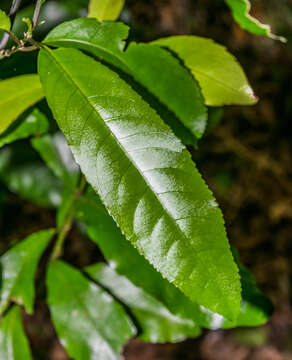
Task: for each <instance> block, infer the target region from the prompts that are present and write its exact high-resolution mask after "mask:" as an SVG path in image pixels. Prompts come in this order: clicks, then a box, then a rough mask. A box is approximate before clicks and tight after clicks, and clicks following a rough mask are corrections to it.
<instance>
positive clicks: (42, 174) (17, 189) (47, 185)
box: [0, 142, 63, 207]
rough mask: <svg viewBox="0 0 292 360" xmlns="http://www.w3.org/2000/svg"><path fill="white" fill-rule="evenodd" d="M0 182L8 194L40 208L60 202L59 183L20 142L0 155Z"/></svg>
mask: <svg viewBox="0 0 292 360" xmlns="http://www.w3.org/2000/svg"><path fill="white" fill-rule="evenodd" d="M0 178H1V180H2V182H3V183H5V184H6V186H7V187H8V189H9V190H10V191H12V192H14V193H16V194H18V195H19V196H21V197H23V198H25V199H27V200H29V201H32V202H34V203H36V204H38V205H40V206H52V207H55V206H58V205H59V204H60V202H61V193H62V190H63V184H62V182H61V181H60V180H59V179H57V178H56V177H55V176H54V175H53V174H52V172H51V171H50V170H49V169H48V168H47V166H45V164H43V163H42V162H41V161H40V159H38V157H36V153H35V152H34V151H32V149H31V147H29V146H28V145H27V144H25V143H23V142H20V143H19V144H18V143H15V144H13V145H12V146H9V147H5V148H4V149H2V150H1V151H0Z"/></svg>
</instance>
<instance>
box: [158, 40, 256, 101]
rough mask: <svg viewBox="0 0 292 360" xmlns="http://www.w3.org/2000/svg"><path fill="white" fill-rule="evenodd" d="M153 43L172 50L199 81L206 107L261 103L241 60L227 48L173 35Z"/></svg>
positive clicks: (208, 41)
mask: <svg viewBox="0 0 292 360" xmlns="http://www.w3.org/2000/svg"><path fill="white" fill-rule="evenodd" d="M153 44H156V45H160V46H163V47H166V48H169V49H170V50H171V51H174V52H175V53H177V55H178V56H179V57H180V58H181V59H182V60H183V62H184V63H185V65H186V67H188V68H189V69H190V71H191V72H192V74H193V75H194V77H195V78H196V79H197V80H198V82H199V84H200V86H201V89H202V93H203V96H204V98H205V101H206V104H207V105H210V106H222V105H232V104H234V105H253V104H255V103H256V102H257V98H256V97H255V95H254V93H253V90H252V89H251V87H250V85H249V83H248V80H247V78H246V76H245V74H244V72H243V70H242V68H241V66H240V65H239V64H238V62H237V60H236V59H235V58H234V57H233V56H232V55H231V54H230V53H229V52H228V51H227V50H226V48H225V47H224V46H221V45H218V44H216V43H215V42H214V41H213V40H211V39H205V38H201V37H198V36H184V35H182V36H171V37H168V38H162V39H158V40H155V41H154V42H153Z"/></svg>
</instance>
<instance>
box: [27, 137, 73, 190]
mask: <svg viewBox="0 0 292 360" xmlns="http://www.w3.org/2000/svg"><path fill="white" fill-rule="evenodd" d="M31 142H32V145H33V147H34V148H35V149H36V150H37V151H38V152H39V154H40V156H41V157H42V159H43V160H44V161H45V163H46V164H47V165H48V167H49V168H50V169H51V170H52V171H53V173H54V174H55V175H56V176H57V177H58V178H59V179H61V180H63V182H64V183H65V184H66V185H68V186H70V187H74V186H75V185H76V182H77V180H78V177H79V168H78V166H77V164H76V163H75V161H74V159H73V156H72V153H71V151H70V148H69V147H68V145H67V142H66V139H65V138H64V136H63V135H62V134H60V133H56V134H54V135H45V136H42V137H38V138H35V139H32V141H31Z"/></svg>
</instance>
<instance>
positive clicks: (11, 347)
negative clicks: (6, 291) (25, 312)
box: [0, 306, 32, 360]
mask: <svg viewBox="0 0 292 360" xmlns="http://www.w3.org/2000/svg"><path fill="white" fill-rule="evenodd" d="M0 359H1V360H2V359H3V360H32V356H31V353H30V348H29V343H28V341H27V338H26V336H25V333H24V331H23V326H22V318H21V308H20V307H19V306H13V308H12V309H11V310H9V311H8V313H7V314H6V315H5V316H4V318H2V319H1V320H0Z"/></svg>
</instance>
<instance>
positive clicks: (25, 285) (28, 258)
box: [0, 230, 54, 314]
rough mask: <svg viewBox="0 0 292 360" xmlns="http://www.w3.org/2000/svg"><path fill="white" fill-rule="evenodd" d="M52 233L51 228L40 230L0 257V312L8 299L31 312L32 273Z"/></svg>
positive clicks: (32, 297)
mask: <svg viewBox="0 0 292 360" xmlns="http://www.w3.org/2000/svg"><path fill="white" fill-rule="evenodd" d="M53 235H54V230H43V231H40V232H37V233H34V234H32V235H30V236H28V237H27V238H26V239H24V240H23V241H21V242H19V243H18V244H16V245H15V246H13V247H12V248H11V249H10V250H8V251H7V252H6V253H5V254H4V255H2V256H1V257H0V266H1V269H2V285H1V290H0V314H1V313H3V311H4V310H5V309H6V308H7V306H8V304H9V301H10V300H11V299H12V300H13V301H14V302H16V303H18V304H22V305H23V306H24V307H25V309H26V311H27V312H28V313H29V314H32V312H33V304H34V294H35V291H34V276H35V272H36V269H37V265H38V262H39V259H40V257H41V255H42V253H43V251H44V250H45V248H46V247H47V245H48V243H49V241H50V240H51V239H52V237H53Z"/></svg>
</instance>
